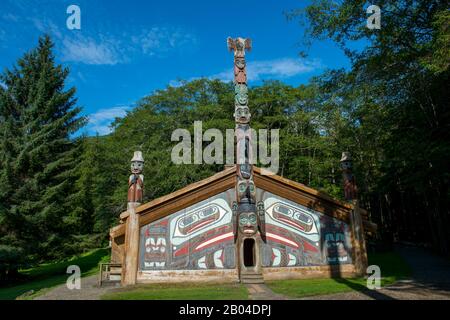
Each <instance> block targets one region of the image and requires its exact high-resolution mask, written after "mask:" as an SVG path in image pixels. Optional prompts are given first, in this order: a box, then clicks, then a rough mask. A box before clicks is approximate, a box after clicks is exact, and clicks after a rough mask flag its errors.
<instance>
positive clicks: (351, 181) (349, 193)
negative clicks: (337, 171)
mask: <svg viewBox="0 0 450 320" xmlns="http://www.w3.org/2000/svg"><path fill="white" fill-rule="evenodd" d="M340 162H341V168H342V176H343V180H344V198H345V200H348V201H351V200H355V199H356V198H357V194H358V188H357V186H356V180H355V177H354V175H353V172H352V157H351V155H350V153H349V152H343V153H342V157H341V161H340Z"/></svg>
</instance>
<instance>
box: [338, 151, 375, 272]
mask: <svg viewBox="0 0 450 320" xmlns="http://www.w3.org/2000/svg"><path fill="white" fill-rule="evenodd" d="M340 162H341V169H342V178H343V182H344V198H345V200H347V201H349V202H351V203H352V204H353V211H352V213H351V215H350V224H351V227H352V229H353V230H352V231H353V234H354V239H353V253H354V257H353V260H354V264H355V268H356V273H357V274H359V275H364V274H365V273H366V269H367V265H368V261H367V251H366V244H365V240H364V227H363V222H362V217H361V213H360V209H359V202H358V187H357V185H356V180H355V176H354V175H353V163H352V156H351V154H350V152H342V157H341V160H340Z"/></svg>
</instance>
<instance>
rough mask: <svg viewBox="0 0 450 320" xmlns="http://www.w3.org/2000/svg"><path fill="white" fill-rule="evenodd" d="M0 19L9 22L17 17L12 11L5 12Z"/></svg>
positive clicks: (15, 20) (17, 18)
mask: <svg viewBox="0 0 450 320" xmlns="http://www.w3.org/2000/svg"><path fill="white" fill-rule="evenodd" d="M2 19H3V20H6V21H10V22H17V21H19V17H18V16H16V15H14V14H12V13H5V14H3V15H2Z"/></svg>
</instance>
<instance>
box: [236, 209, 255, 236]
mask: <svg viewBox="0 0 450 320" xmlns="http://www.w3.org/2000/svg"><path fill="white" fill-rule="evenodd" d="M256 228H257V219H256V213H254V212H242V213H241V214H240V215H239V230H241V232H242V233H243V234H245V235H248V236H252V235H254V234H255V233H256Z"/></svg>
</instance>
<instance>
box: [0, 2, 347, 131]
mask: <svg viewBox="0 0 450 320" xmlns="http://www.w3.org/2000/svg"><path fill="white" fill-rule="evenodd" d="M306 3H307V1H293V0H283V1H279V0H278V1H276V0H259V1H256V0H239V1H236V0H227V1H201V0H197V1H194V0H193V1H186V0H184V1H170V0H168V1H153V0H150V1H144V0H127V1H125V0H108V1H106V0H97V1H92V0H91V1H73V0H70V1H65V0H41V1H31V0H1V1H0V68H1V69H2V70H3V69H4V68H10V67H11V66H12V65H13V63H14V62H15V61H16V60H17V58H19V57H20V56H22V55H23V53H25V52H26V51H28V50H29V49H31V48H33V47H34V46H36V44H37V39H38V37H39V35H41V34H43V33H44V32H46V33H49V34H50V35H51V36H52V38H53V40H54V42H55V55H56V59H57V62H58V63H62V64H63V65H65V66H68V67H69V68H70V71H71V73H70V76H69V79H68V83H67V84H68V85H69V86H76V88H77V97H78V103H79V105H80V106H82V107H83V114H85V115H88V116H89V124H88V126H87V127H86V128H85V129H83V133H87V134H89V135H92V134H95V133H96V132H98V133H99V134H106V133H108V132H109V128H108V125H109V124H110V122H111V121H112V120H113V119H114V118H115V117H117V116H123V115H124V114H125V112H126V110H130V108H132V106H133V104H134V103H135V102H136V101H138V100H139V99H140V98H142V97H144V96H146V95H148V94H150V93H151V92H152V91H154V90H156V89H163V88H165V87H167V86H168V85H177V83H178V81H179V80H180V79H184V80H190V79H194V78H198V77H203V76H204V77H212V78H219V79H222V80H224V81H227V80H230V79H231V78H232V64H233V56H232V54H231V53H229V52H228V50H227V46H226V38H227V37H228V36H231V37H237V36H243V37H250V38H252V41H253V50H252V52H251V53H249V54H248V55H247V62H248V76H249V82H250V83H249V84H250V85H258V84H259V83H260V82H261V80H270V79H278V80H282V81H284V82H286V83H288V84H291V85H294V86H297V85H299V84H302V83H306V82H307V81H308V79H310V78H311V77H312V76H314V75H318V74H320V73H322V72H324V71H325V70H326V69H327V68H340V67H348V66H349V61H348V59H347V58H346V57H345V55H344V54H343V52H342V51H341V50H340V49H338V48H337V47H336V46H335V45H334V44H333V43H331V42H329V41H322V42H315V43H314V44H313V46H312V47H311V48H309V50H308V53H309V56H308V57H307V58H306V59H302V58H300V57H299V56H298V52H299V51H300V50H303V49H305V48H304V47H303V46H302V45H301V40H302V36H303V29H302V27H301V26H300V25H299V24H298V23H297V22H296V21H288V20H287V19H286V17H285V15H284V14H283V12H286V11H289V10H291V9H296V8H300V7H302V6H305V4H306ZM71 4H75V5H78V6H79V7H80V8H81V30H69V29H68V28H67V27H66V20H67V18H68V17H69V14H67V13H66V9H67V7H68V6H69V5H71Z"/></svg>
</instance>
